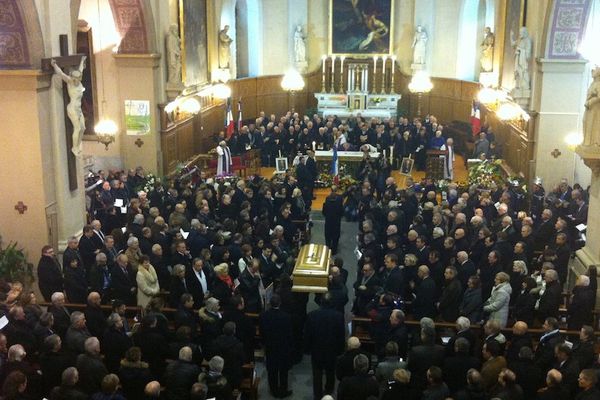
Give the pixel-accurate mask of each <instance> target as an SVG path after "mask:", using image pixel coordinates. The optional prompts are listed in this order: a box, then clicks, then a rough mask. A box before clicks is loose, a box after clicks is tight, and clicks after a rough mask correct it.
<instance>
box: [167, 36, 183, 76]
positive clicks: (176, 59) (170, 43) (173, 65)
mask: <svg viewBox="0 0 600 400" xmlns="http://www.w3.org/2000/svg"><path fill="white" fill-rule="evenodd" d="M167 59H168V63H169V79H168V82H169V83H175V84H179V83H181V39H179V29H178V27H177V24H172V25H171V26H170V27H169V33H167Z"/></svg>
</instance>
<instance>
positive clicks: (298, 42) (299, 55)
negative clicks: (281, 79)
mask: <svg viewBox="0 0 600 400" xmlns="http://www.w3.org/2000/svg"><path fill="white" fill-rule="evenodd" d="M304 39H305V37H304V34H303V33H302V25H298V26H297V27H296V31H295V32H294V59H295V61H296V62H297V63H303V62H306V44H305V43H304Z"/></svg>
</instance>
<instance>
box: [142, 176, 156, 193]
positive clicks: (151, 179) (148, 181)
mask: <svg viewBox="0 0 600 400" xmlns="http://www.w3.org/2000/svg"><path fill="white" fill-rule="evenodd" d="M156 182H160V179H158V178H156V177H155V176H154V175H152V174H148V175H146V177H145V179H144V183H143V184H142V185H140V186H141V190H143V191H144V192H146V193H150V192H151V191H153V190H154V184H155V183H156Z"/></svg>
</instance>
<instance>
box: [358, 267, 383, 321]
mask: <svg viewBox="0 0 600 400" xmlns="http://www.w3.org/2000/svg"><path fill="white" fill-rule="evenodd" d="M379 287H381V282H380V280H379V278H378V277H377V276H376V275H375V270H374V269H373V265H372V264H370V263H365V264H364V265H363V267H362V276H359V277H358V278H357V279H356V282H355V283H354V294H355V300H354V306H353V307H352V312H353V313H354V314H355V315H358V316H366V315H367V309H366V308H367V305H368V304H369V303H370V302H371V300H373V298H374V297H375V293H376V292H377V290H378V288H379Z"/></svg>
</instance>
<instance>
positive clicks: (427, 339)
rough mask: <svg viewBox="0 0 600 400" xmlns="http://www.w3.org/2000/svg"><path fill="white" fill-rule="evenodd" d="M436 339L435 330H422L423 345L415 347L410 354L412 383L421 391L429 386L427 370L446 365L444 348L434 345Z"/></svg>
mask: <svg viewBox="0 0 600 400" xmlns="http://www.w3.org/2000/svg"><path fill="white" fill-rule="evenodd" d="M434 338H435V331H433V329H430V328H423V329H421V343H422V344H421V345H419V346H414V347H413V348H412V349H411V350H410V351H409V353H408V369H409V371H410V372H411V376H410V382H411V384H412V385H413V386H414V387H416V388H417V389H419V390H423V389H425V386H426V385H427V370H428V369H429V368H430V367H432V366H434V365H435V366H437V367H442V366H443V363H444V347H442V346H441V345H439V344H434Z"/></svg>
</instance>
